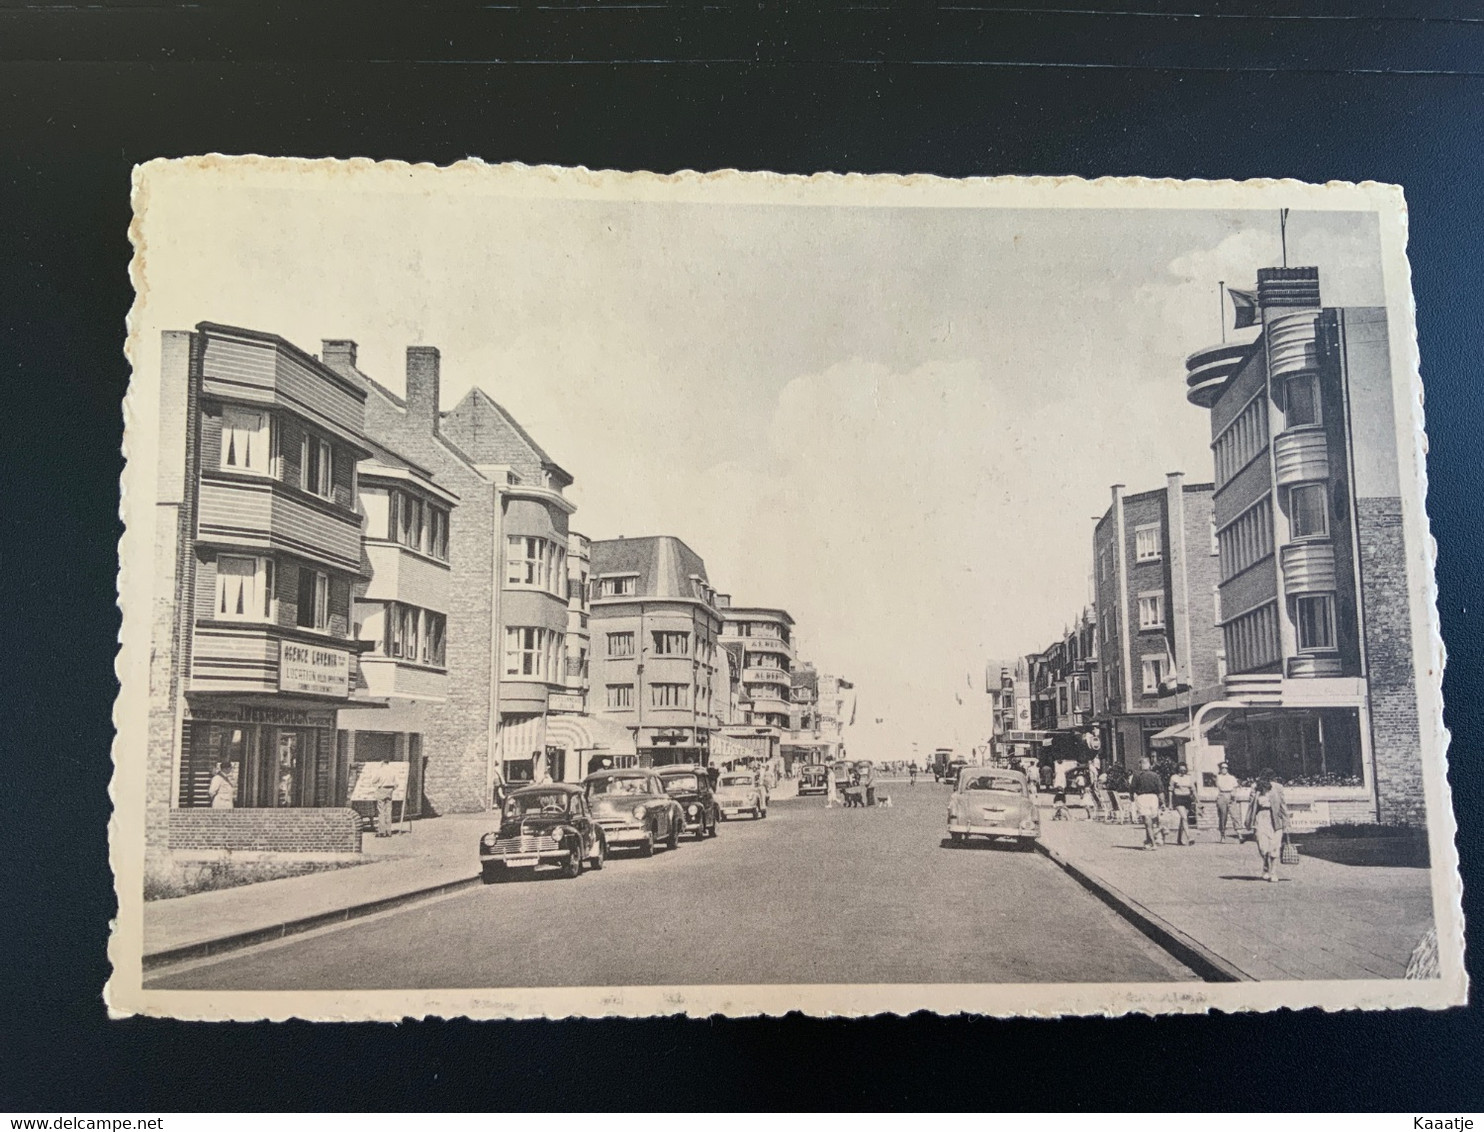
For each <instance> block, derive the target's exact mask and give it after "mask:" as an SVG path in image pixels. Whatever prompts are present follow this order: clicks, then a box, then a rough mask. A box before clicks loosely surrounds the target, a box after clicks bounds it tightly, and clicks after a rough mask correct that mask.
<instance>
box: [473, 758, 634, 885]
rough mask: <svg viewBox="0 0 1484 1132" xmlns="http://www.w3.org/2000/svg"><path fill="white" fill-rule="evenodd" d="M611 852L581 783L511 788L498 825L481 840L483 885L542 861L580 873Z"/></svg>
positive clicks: (565, 872)
mask: <svg viewBox="0 0 1484 1132" xmlns="http://www.w3.org/2000/svg"><path fill="white" fill-rule="evenodd" d="M607 856H608V844H607V839H606V838H605V837H604V836H603V831H602V829H600V828H599V827H598V823H597V822H595V821H594V820H593V815H592V812H591V811H590V810H589V808H588V804H587V797H586V796H585V795H584V794H583V792H582V788H581V787H578V786H572V785H566V784H560V783H556V784H549V785H545V786H526V787H522V788H521V789H519V790H515V791H513V792H512V793H511V794H510V796H509V797H508V798H506V799H505V803H504V805H503V806H501V808H500V828H499V829H498V830H494V831H492V832H489V833H486V834H485V835H484V836H483V837H481V838H480V839H479V864H480V867H481V869H482V870H483V873H484V882H485V884H493V883H495V882H496V881H501V880H505V879H506V878H507V877H509V876H510V875H511V870H512V869H530V870H532V871H534V870H535V869H536V868H537V867H538V866H541V865H555V866H557V868H559V869H561V871H562V875H563V876H565V877H570V878H576V877H578V876H581V875H582V866H583V865H584V864H586V865H588V866H589V867H590V868H593V869H601V868H602V867H603V861H604V859H605V858H606V857H607Z"/></svg>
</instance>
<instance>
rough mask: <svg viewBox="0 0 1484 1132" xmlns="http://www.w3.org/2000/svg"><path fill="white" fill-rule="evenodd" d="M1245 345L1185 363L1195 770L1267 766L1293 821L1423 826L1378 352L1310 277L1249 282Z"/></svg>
mask: <svg viewBox="0 0 1484 1132" xmlns="http://www.w3.org/2000/svg"><path fill="white" fill-rule="evenodd" d="M1256 297H1257V308H1258V312H1259V323H1258V333H1257V336H1256V337H1255V338H1254V339H1252V340H1250V341H1245V342H1234V343H1223V344H1221V345H1219V346H1214V347H1209V348H1207V349H1204V350H1198V351H1196V352H1195V353H1193V354H1192V355H1190V357H1189V359H1188V360H1187V362H1186V388H1187V392H1186V396H1187V398H1188V400H1189V401H1190V402H1191V403H1192V404H1194V405H1196V406H1198V407H1200V408H1202V409H1205V410H1207V411H1208V412H1209V414H1210V429H1211V448H1212V452H1213V454H1214V458H1215V470H1216V483H1215V491H1214V522H1215V529H1216V535H1215V537H1216V542H1217V545H1218V548H1219V563H1220V574H1219V590H1220V618H1219V620H1220V625H1221V632H1222V635H1223V638H1224V644H1225V653H1226V667H1227V673H1226V678H1225V687H1224V689H1223V694H1222V696H1221V698H1220V700H1219V701H1217V702H1212V703H1210V704H1208V705H1207V706H1206V708H1205V710H1203V711H1202V712H1200V713H1199V714H1198V716H1197V718H1196V720H1195V729H1194V741H1193V742H1194V748H1195V750H1196V752H1197V753H1198V755H1199V757H1200V761H1201V764H1202V766H1203V767H1209V766H1210V765H1211V764H1212V763H1213V762H1215V761H1218V760H1219V759H1221V758H1225V759H1226V760H1227V761H1228V762H1229V763H1230V764H1231V766H1232V769H1233V771H1234V773H1236V774H1237V775H1238V776H1239V777H1244V778H1251V777H1253V776H1255V775H1257V774H1258V773H1260V772H1261V771H1262V770H1263V769H1265V768H1266V769H1272V770H1273V771H1275V772H1276V773H1277V775H1278V776H1279V778H1280V779H1281V780H1282V781H1283V782H1284V783H1285V784H1286V787H1287V794H1288V799H1289V806H1290V808H1291V810H1293V812H1294V814H1295V820H1296V821H1297V822H1298V823H1299V824H1300V825H1303V824H1321V825H1322V824H1327V823H1329V822H1336V821H1363V820H1380V821H1385V822H1412V823H1421V822H1422V821H1423V820H1424V810H1423V797H1422V768H1421V762H1420V726H1419V721H1418V715H1417V699H1416V691H1415V684H1414V675H1413V657H1412V650H1411V643H1410V642H1411V633H1410V626H1411V617H1410V606H1409V593H1410V589H1409V579H1408V575H1407V563H1406V552H1405V547H1404V545H1403V537H1402V514H1401V498H1400V492H1401V489H1400V485H1399V482H1398V475H1397V448H1396V431H1395V428H1396V426H1395V413H1394V406H1393V402H1392V396H1393V395H1392V377H1391V359H1390V343H1389V340H1388V330H1387V323H1386V315H1385V311H1384V309H1382V308H1369V307H1366V308H1334V307H1325V306H1323V304H1322V302H1321V296H1320V281H1319V272H1318V269H1317V268H1313V267H1294V268H1287V267H1284V268H1266V269H1263V270H1261V271H1259V272H1258V273H1257V292H1256Z"/></svg>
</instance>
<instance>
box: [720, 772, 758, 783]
mask: <svg viewBox="0 0 1484 1132" xmlns="http://www.w3.org/2000/svg"><path fill="white" fill-rule="evenodd" d="M720 785H722V786H751V785H752V775H750V774H724V775H722V776H721V782H720Z"/></svg>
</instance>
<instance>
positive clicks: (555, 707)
mask: <svg viewBox="0 0 1484 1132" xmlns="http://www.w3.org/2000/svg"><path fill="white" fill-rule="evenodd" d="M582 709H583V705H582V693H581V692H552V693H551V694H550V695H549V696H547V697H546V710H547V711H555V712H561V713H576V714H578V715H580V714H582Z"/></svg>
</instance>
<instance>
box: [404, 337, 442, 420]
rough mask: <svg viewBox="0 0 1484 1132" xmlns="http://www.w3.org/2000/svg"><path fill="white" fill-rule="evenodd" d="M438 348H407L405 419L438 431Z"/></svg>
mask: <svg viewBox="0 0 1484 1132" xmlns="http://www.w3.org/2000/svg"><path fill="white" fill-rule="evenodd" d="M438 358H439V355H438V347H437V346H408V347H407V417H408V419H409V420H412V421H417V422H420V423H422V424H425V425H426V426H427V428H428V431H429V432H437V431H438Z"/></svg>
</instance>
